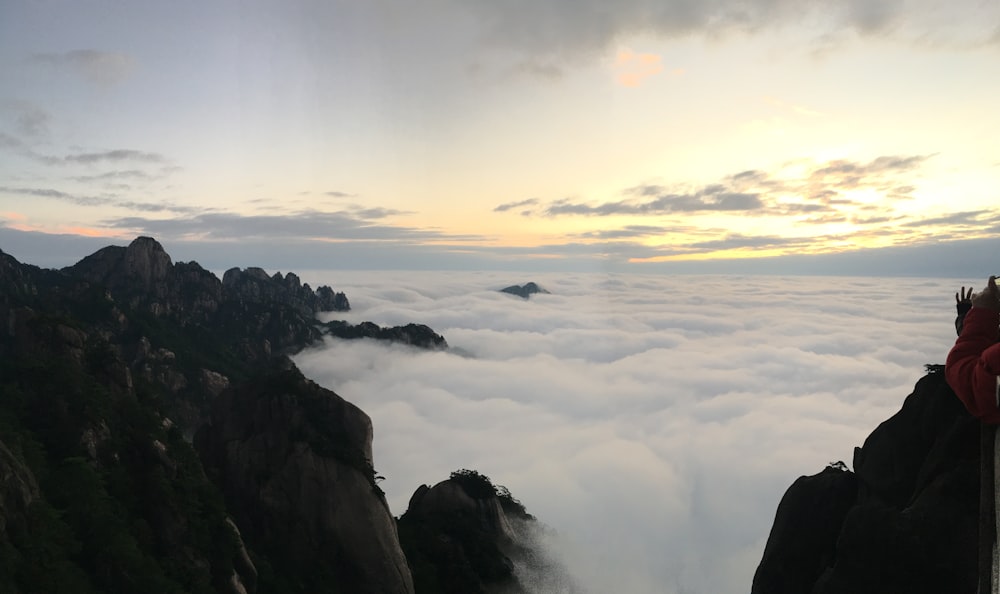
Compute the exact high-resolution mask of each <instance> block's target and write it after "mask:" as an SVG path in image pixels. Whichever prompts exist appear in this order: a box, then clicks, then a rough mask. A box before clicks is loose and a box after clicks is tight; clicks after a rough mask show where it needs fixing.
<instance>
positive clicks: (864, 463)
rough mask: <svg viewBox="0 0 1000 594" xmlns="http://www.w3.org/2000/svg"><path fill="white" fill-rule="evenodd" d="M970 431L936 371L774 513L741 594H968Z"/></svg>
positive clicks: (800, 483) (974, 455)
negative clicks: (848, 455)
mask: <svg viewBox="0 0 1000 594" xmlns="http://www.w3.org/2000/svg"><path fill="white" fill-rule="evenodd" d="M979 439H980V424H979V422H978V421H977V420H976V419H975V418H973V417H972V416H971V415H969V413H968V412H966V410H965V409H964V408H963V406H962V405H961V403H960V402H959V400H958V398H957V397H956V396H955V394H954V393H953V392H952V390H951V388H950V387H949V386H948V384H947V383H946V382H945V379H944V372H943V370H942V369H941V366H928V373H927V375H926V376H925V377H923V378H922V379H921V380H920V381H919V382H917V384H916V386H915V387H914V389H913V393H912V394H910V395H909V396H908V397H907V398H906V400H905V401H904V403H903V406H902V408H901V409H900V411H899V412H898V413H896V414H895V415H893V416H892V417H891V418H889V419H887V420H886V421H884V422H883V423H882V424H881V425H879V426H878V427H877V428H876V429H875V430H874V431H873V432H872V433H871V435H869V436H868V438H867V439H866V440H865V442H864V444H863V445H862V446H861V447H859V448H855V452H854V464H853V466H854V471H853V472H851V471H850V470H848V469H847V468H846V466H845V465H843V464H842V463H836V464H831V465H830V466H828V467H827V468H826V469H824V470H823V471H821V472H819V473H818V474H815V475H812V476H804V477H800V478H799V479H798V480H796V481H795V482H794V483H793V484H792V485H791V486H790V487H789V488H788V490H787V491H786V493H785V495H784V496H783V497H782V499H781V502H780V503H779V505H778V510H777V513H776V515H775V519H774V525H773V527H772V528H771V533H770V536H769V537H768V541H767V545H766V547H765V549H764V554H763V558H762V559H761V562H760V565H759V566H758V568H757V572H756V574H755V576H754V579H753V589H752V593H753V594H793V593H794V594H866V593H872V594H876V593H878V594H885V593H890V592H900V593H902V592H906V593H908V594H921V593H927V594H932V593H934V594H940V593H942V592H949V593H951V594H966V593H967V594H975V593H976V589H977V572H978V569H977V560H978V557H977V555H978V544H977V530H978V514H979V464H980V460H979Z"/></svg>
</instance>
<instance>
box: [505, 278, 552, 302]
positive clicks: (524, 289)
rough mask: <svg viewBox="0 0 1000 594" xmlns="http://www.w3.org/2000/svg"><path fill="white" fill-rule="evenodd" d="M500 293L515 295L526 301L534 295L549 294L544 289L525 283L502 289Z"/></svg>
mask: <svg viewBox="0 0 1000 594" xmlns="http://www.w3.org/2000/svg"><path fill="white" fill-rule="evenodd" d="M500 292H501V293H509V294H511V295H517V296H518V297H520V298H521V299H527V298H529V297H531V296H532V295H535V294H536V293H544V294H546V295H547V294H548V293H549V292H548V291H546V290H545V289H543V288H541V287H539V286H538V285H536V284H535V283H533V282H532V283H525V284H523V285H511V286H509V287H504V288H502V289H500Z"/></svg>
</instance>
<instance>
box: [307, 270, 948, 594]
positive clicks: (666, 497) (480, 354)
mask: <svg viewBox="0 0 1000 594" xmlns="http://www.w3.org/2000/svg"><path fill="white" fill-rule="evenodd" d="M302 276H303V278H304V279H305V280H308V281H310V282H312V283H314V285H315V284H319V283H323V284H330V285H331V286H333V287H334V289H336V290H342V291H345V292H346V293H347V295H348V297H349V299H350V301H351V306H352V308H353V309H352V311H351V312H348V313H346V314H334V315H327V316H326V319H346V320H348V321H352V322H361V321H364V320H370V321H373V322H375V323H377V324H380V325H397V324H406V323H409V322H417V323H424V324H427V325H429V326H430V327H432V328H433V329H435V330H436V331H437V332H439V333H440V334H442V335H444V337H445V338H446V339H447V341H448V344H449V345H450V347H451V348H450V350H447V351H439V352H431V351H424V350H419V349H415V348H410V347H406V346H402V345H393V344H386V343H380V342H376V341H370V340H364V341H342V340H335V339H328V340H327V341H326V343H325V344H324V345H322V346H320V347H317V348H312V349H309V350H306V351H304V352H302V353H300V354H299V355H297V356H296V357H295V360H296V363H297V364H298V365H299V366H300V367H301V369H302V370H303V372H304V373H305V374H306V375H307V376H308V377H310V378H312V379H314V380H315V381H317V382H318V383H320V384H322V385H324V386H326V387H328V388H330V389H332V390H334V391H335V392H337V393H338V394H340V395H341V396H343V397H344V398H346V399H347V400H350V401H351V402H354V403H355V404H357V405H358V406H360V407H361V408H362V409H364V410H365V411H366V412H367V413H368V414H369V415H370V416H371V418H372V421H373V423H374V427H375V439H374V456H375V468H376V470H377V472H378V473H379V474H381V475H384V476H385V477H386V478H385V480H384V481H383V482H382V487H383V489H385V491H386V495H387V497H388V500H389V505H390V507H391V509H392V512H393V514H394V515H397V516H398V515H401V514H402V513H403V512H405V511H406V505H407V502H408V500H409V497H410V495H411V494H412V493H413V491H414V490H415V489H416V488H417V487H418V486H419V485H421V484H424V483H429V484H434V483H436V482H438V481H440V480H443V479H445V478H447V477H448V474H449V473H450V472H451V471H453V470H456V469H460V468H470V469H475V470H478V471H480V472H482V473H483V474H486V475H488V476H489V477H491V478H492V479H493V481H494V482H495V483H497V484H502V485H506V486H507V487H508V488H510V490H511V492H512V493H513V494H514V496H515V497H517V498H518V499H520V500H521V501H522V502H523V503H524V504H525V506H526V507H527V509H528V511H529V512H530V513H532V514H534V515H536V516H537V517H538V518H539V520H540V521H541V522H544V523H545V524H547V525H548V526H549V527H551V528H552V529H553V531H554V535H553V537H552V545H553V549H552V550H553V551H554V554H556V555H558V557H559V558H561V559H562V560H563V562H564V563H566V564H567V566H568V567H569V568H570V570H571V572H572V574H573V575H574V576H575V578H576V580H577V581H578V584H579V585H580V586H582V587H583V589H584V590H585V591H587V592H593V593H595V594H598V593H606V592H618V593H622V594H654V593H655V594H671V593H678V594H680V593H685V594H693V593H700V594H745V593H746V592H748V591H749V589H750V584H751V581H752V578H753V572H754V570H755V568H756V566H757V563H758V562H759V561H760V557H761V554H762V552H763V548H764V543H765V542H766V539H767V536H768V531H769V530H770V527H771V523H772V521H773V519H774V512H775V510H776V508H777V505H778V502H779V500H780V498H781V496H782V494H783V493H784V491H785V489H786V488H787V487H788V486H789V485H790V484H791V483H792V482H793V481H794V480H795V479H796V478H797V477H798V476H800V475H803V474H814V473H816V472H819V471H821V470H822V469H823V468H824V467H825V466H826V465H827V464H828V463H830V462H833V461H838V460H843V461H844V462H846V463H847V464H848V466H850V465H851V460H852V456H853V449H854V447H855V446H859V445H861V444H862V443H863V441H864V439H865V437H866V436H867V435H868V434H869V433H870V432H871V431H872V430H873V429H874V428H875V427H876V426H877V425H878V424H879V423H880V422H881V421H883V420H885V419H887V418H888V417H890V416H891V415H892V414H894V413H895V412H896V411H897V410H898V409H899V407H900V406H901V404H902V402H903V399H904V398H905V397H906V396H907V395H908V394H909V393H910V392H911V391H912V387H913V385H914V383H915V382H916V381H917V380H918V379H919V378H920V377H921V376H922V375H923V374H924V369H923V365H924V364H925V363H943V362H944V358H945V356H946V354H947V352H948V349H949V348H950V347H951V344H952V343H953V342H954V336H955V331H954V326H953V321H954V313H955V309H954V293H955V292H956V291H957V290H958V284H960V283H957V282H956V281H954V280H947V279H925V278H920V279H898V278H897V279H888V280H885V279H878V278H841V277H776V276H744V277H733V276H638V275H614V274H548V275H545V274H532V275H531V276H530V277H528V276H518V275H515V274H511V273H426V272H420V273H416V272H399V273H394V272H377V273H376V272H370V273H364V272H354V271H344V272H322V273H319V272H316V273H310V274H303V275H302ZM526 281H536V282H538V283H539V284H540V285H541V286H542V287H544V288H546V289H548V290H549V291H551V294H549V295H535V296H532V297H531V299H529V300H523V299H521V298H519V297H515V296H512V295H507V294H503V293H500V292H498V291H497V290H498V289H500V288H502V287H504V286H506V285H509V284H515V283H516V284H522V283H524V282H526Z"/></svg>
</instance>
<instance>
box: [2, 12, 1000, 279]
mask: <svg viewBox="0 0 1000 594" xmlns="http://www.w3.org/2000/svg"><path fill="white" fill-rule="evenodd" d="M0 80H2V81H3V83H2V84H0V249H3V250H4V251H7V252H10V253H12V254H13V255H15V256H16V257H18V258H19V259H21V260H24V261H27V262H31V263H37V264H41V265H52V266H62V265H68V264H71V263H72V262H74V261H75V260H76V259H78V258H79V257H80V256H81V255H83V254H82V253H81V251H84V253H89V251H90V250H91V249H96V248H97V247H100V246H102V245H105V244H107V243H125V242H127V241H129V240H131V239H132V238H134V237H136V236H138V235H150V236H154V237H156V238H157V239H159V240H160V241H161V242H163V243H164V244H165V245H169V246H171V254H174V255H175V257H176V255H181V256H185V257H187V258H191V259H200V260H204V262H203V263H204V264H205V265H207V266H208V267H211V268H226V267H228V266H231V265H242V266H247V265H264V266H270V267H283V268H286V269H290V268H293V267H297V268H303V267H306V268H331V269H332V268H353V269H425V270H427V269H430V270H433V269H452V270H454V269H462V270H502V269H507V270H515V269H518V270H540V271H541V270H552V271H578V272H587V271H595V272H600V271H620V272H639V273H646V272H664V271H674V272H676V271H681V272H690V271H709V272H720V273H731V272H746V271H749V272H768V273H771V274H784V273H791V274H799V273H803V272H807V273H831V274H870V275H917V274H920V275H927V276H942V275H952V274H963V275H964V274H976V275H977V278H980V277H985V276H986V275H987V274H989V273H990V272H997V271H996V270H992V269H990V267H991V266H993V265H994V264H993V259H992V255H993V254H995V253H997V250H996V248H997V247H998V243H997V238H998V237H1000V234H998V233H997V231H998V229H1000V209H998V207H997V206H996V204H998V200H997V198H998V196H997V187H1000V183H998V182H1000V154H998V151H997V142H996V138H997V137H1000V117H998V116H997V114H996V98H997V97H1000V4H997V3H996V2H993V1H991V0H948V1H944V0H941V1H937V0H884V1H883V0H878V1H874V0H814V1H812V2H800V1H797V0H741V1H739V2H736V1H733V0H705V1H700V2H691V1H689V0H661V1H653V0H622V1H619V2H615V3H613V4H609V3H606V2H596V1H591V0H587V1H583V2H581V1H578V0H573V1H570V0H547V1H544V2H539V1H531V2H528V1H523V0H509V1H504V2H498V1H495V0H464V1H458V0H419V1H412V2H402V1H387V0H371V1H367V2H341V1H338V0H323V1H319V0H315V1H314V0H290V1H281V2H278V1H258V0H248V1H241V2H236V1H220V2H212V3H204V2H191V1H188V0H181V1H178V2H171V3H163V2H155V3H154V2H148V1H144V0H136V1H132V2H123V1H121V0H83V1H79V0H72V1H70V0H37V1H27V0H10V1H7V2H3V3H2V4H0ZM81 246H85V247H86V248H87V249H86V250H83V248H82V247H81Z"/></svg>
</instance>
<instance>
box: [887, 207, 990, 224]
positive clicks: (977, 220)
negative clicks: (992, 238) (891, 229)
mask: <svg viewBox="0 0 1000 594" xmlns="http://www.w3.org/2000/svg"><path fill="white" fill-rule="evenodd" d="M987 214H989V215H992V216H991V217H984V215H987ZM997 217H998V214H997V211H996V210H969V211H965V212H956V213H952V214H950V215H945V216H941V217H930V218H924V219H918V220H916V221H909V222H907V223H904V226H906V227H932V226H938V225H981V224H982V223H983V222H984V221H983V219H984V218H985V219H987V220H988V221H989V220H992V221H996V220H997Z"/></svg>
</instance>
